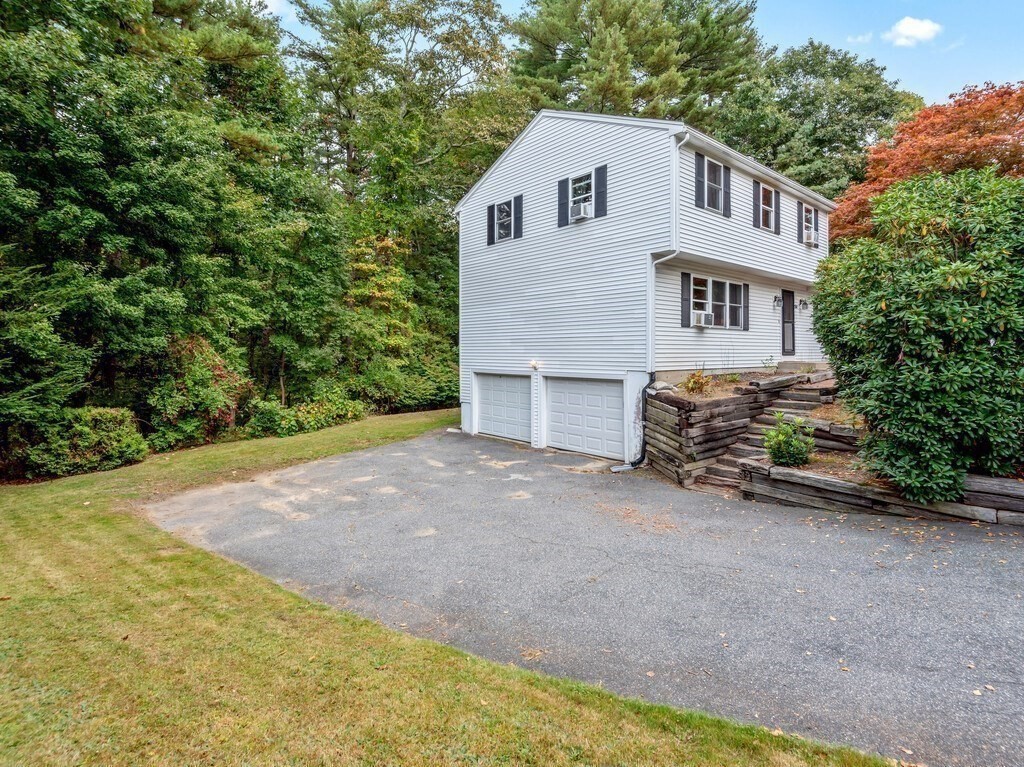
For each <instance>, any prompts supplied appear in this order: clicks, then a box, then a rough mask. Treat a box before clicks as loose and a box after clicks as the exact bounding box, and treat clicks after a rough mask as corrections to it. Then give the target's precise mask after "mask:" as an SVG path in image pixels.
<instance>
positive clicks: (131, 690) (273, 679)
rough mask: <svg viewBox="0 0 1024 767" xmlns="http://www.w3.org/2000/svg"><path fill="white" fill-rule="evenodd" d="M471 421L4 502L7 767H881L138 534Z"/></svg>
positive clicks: (1, 498) (298, 440)
mask: <svg viewBox="0 0 1024 767" xmlns="http://www.w3.org/2000/svg"><path fill="white" fill-rule="evenodd" d="M455 422H456V415H455V413H454V412H453V411H443V412H434V413H414V414H408V415H399V416H389V417H379V418H371V419H368V420H365V421H362V422H359V423H354V424H347V425H345V426H339V427H336V428H333V429H327V430H324V431H321V432H316V433H313V434H304V435H299V436H296V437H290V438H288V439H268V440H256V441H249V442H236V443H230V444H223V445H215V446H209V447H204V448H198V449H194V450H187V451H182V452H178V453H173V454H170V455H161V456H155V457H153V458H151V459H150V460H147V461H145V462H144V463H142V464H139V465H136V466H132V467H128V468H124V469H119V470H116V471H112V472H106V473H100V474H92V475H87V476H80V477H71V478H67V479H62V480H57V481H53V482H46V483H39V484H33V485H20V486H8V487H3V488H0V763H4V764H19V765H21V764H48V765H49V764H55V765H59V764H105V765H118V764H126V765H127V764H143V763H151V764H175V765H179V764H225V765H232V764H237V765H241V764H289V765H296V764H303V765H305V764H309V765H316V764H346V765H347V764H351V765H377V764H402V765H419V764H423V765H428V764H429V765H445V764H474V765H481V764H482V765H489V764H523V765H526V764H537V765H560V764H594V765H598V764H600V765H633V764H636V765H639V764H644V765H662V764H664V765H669V764H671V765H694V766H696V765H766V766H768V767H794V766H796V765H846V766H849V767H854V766H861V765H865V766H866V765H880V764H882V762H881V761H880V760H876V759H874V758H871V757H867V756H863V755H860V754H858V753H855V752H853V751H850V750H846V749H834V748H830V747H825V746H820V745H817V744H813V743H809V742H805V741H802V740H798V739H795V738H791V737H787V736H783V735H776V734H772V733H769V732H768V731H766V730H764V729H763V728H756V727H748V726H738V725H735V724H732V723H729V722H725V721H722V720H719V719H714V718H711V717H708V716H704V715H700V714H696V713H688V712H681V711H676V710H673V709H670V708H667V707H663V706H654V705H649V704H645V703H642V702H638V701H632V700H623V699H621V698H618V697H616V696H614V695H611V694H609V693H607V692H605V691H602V690H600V689H598V688H596V687H593V686H587V685H584V684H579V683H574V682H570V681H562V680H556V679H551V678H547V677H544V676H541V675H538V674H534V673H531V672H529V671H525V670H521V669H517V668H513V667H506V666H500V665H497V664H495V663H491V662H488V661H485V660H482V659H479V658H476V657H473V656H470V655H467V654H465V653H462V652H459V651H457V650H453V649H450V648H447V647H444V646H442V645H439V644H436V643H433V642H429V641H425V640H419V639H414V638H412V637H409V636H406V635H404V634H400V633H396V632H394V631H391V630H388V629H385V628H383V627H382V626H380V625H378V624H376V623H373V622H371V621H367V620H364V619H361V618H358V617H355V616H353V615H350V614H347V613H343V612H339V611H337V610H334V609H331V608H328V607H326V606H324V605H320V604H316V603H313V602H310V601H307V600H306V599H304V598H302V597H300V596H297V595H295V594H292V593H290V592H288V591H285V590H284V589H281V588H279V587H278V586H276V585H275V584H274V583H272V582H270V581H268V580H266V579H265V578H263V577H261V576H259V575H257V574H255V573H253V572H251V571H249V570H246V569H245V568H243V567H241V566H239V565H236V564H234V563H232V562H229V561H226V560H224V559H221V558H219V557H217V556H214V555H212V554H209V553H207V552H205V551H202V550H200V549H197V548H194V547H192V546H189V545H187V544H185V543H183V542H182V541H180V540H178V539H176V538H174V537H173V536H171V535H170V534H168V533H165V532H163V531H161V530H160V529H158V528H156V527H155V526H153V525H152V524H150V523H149V522H147V521H146V520H145V519H144V518H143V517H142V516H140V514H139V513H138V509H137V504H138V503H139V502H140V501H143V500H145V499H148V498H151V497H154V496H155V495H158V494H164V493H170V492H175V491H180V490H185V489H187V488H190V487H195V486H198V485H203V484H208V483H215V482H220V481H225V480H227V481H231V480H238V479H242V478H244V477H245V476H247V475H250V474H253V473H255V472H258V471H265V470H268V469H275V468H278V467H281V466H285V465H288V464H292V463H296V462H300V461H306V460H312V459H315V458H319V457H323V456H327V455H331V454H336V453H343V452H346V451H350V450H356V449H360V448H364V447H368V446H371V445H377V444H383V443H386V442H390V441H394V440H400V439H406V438H409V437H413V436H415V435H417V434H420V433H422V432H424V431H427V430H428V429H432V428H436V427H441V426H446V425H449V424H452V423H455Z"/></svg>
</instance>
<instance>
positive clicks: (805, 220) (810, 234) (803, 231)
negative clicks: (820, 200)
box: [797, 203, 818, 248]
mask: <svg viewBox="0 0 1024 767" xmlns="http://www.w3.org/2000/svg"><path fill="white" fill-rule="evenodd" d="M797 212H798V214H799V217H800V237H799V240H800V242H802V243H804V244H805V245H809V246H810V247H813V248H816V247H818V210H817V208H812V207H811V206H809V205H804V204H803V203H800V204H799V205H798V208H797Z"/></svg>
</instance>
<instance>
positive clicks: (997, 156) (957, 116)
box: [830, 82, 1024, 240]
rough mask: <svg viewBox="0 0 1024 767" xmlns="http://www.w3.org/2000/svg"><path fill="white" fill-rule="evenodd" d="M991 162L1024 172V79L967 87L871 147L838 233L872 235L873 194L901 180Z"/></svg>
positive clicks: (835, 217) (842, 209)
mask: <svg viewBox="0 0 1024 767" xmlns="http://www.w3.org/2000/svg"><path fill="white" fill-rule="evenodd" d="M990 166H995V167H996V168H997V170H998V172H999V173H1001V174H1005V175H1008V176H1024V82H1019V83H1015V84H1014V83H1007V84H1005V85H993V84H992V83H986V84H985V85H984V86H983V87H980V88H979V87H968V88H965V89H964V90H963V91H961V92H960V93H958V94H955V95H954V96H953V97H952V100H951V101H950V102H949V103H948V104H938V105H936V106H931V107H927V108H925V109H922V110H921V111H920V112H918V113H917V114H916V115H915V116H914V117H913V118H912V119H911V120H908V121H907V122H905V123H901V124H900V125H899V126H897V128H896V132H895V134H894V135H893V137H892V138H891V139H889V140H888V141H883V142H881V143H879V144H876V145H875V146H873V147H871V149H870V150H868V167H867V173H866V177H865V180H864V181H863V182H861V183H859V184H854V185H853V186H851V187H850V188H849V189H847V190H846V192H845V193H844V194H843V195H842V197H840V199H839V208H838V209H837V210H836V212H835V213H833V214H832V216H831V222H830V223H831V236H832V239H833V240H835V239H838V238H840V237H863V236H866V235H869V234H870V233H871V200H872V198H874V197H877V196H878V195H880V194H881V193H882V192H884V191H885V190H886V189H888V188H889V187H890V186H891V185H892V184H895V183H896V182H897V181H903V180H904V179H907V178H911V177H912V176H919V175H921V174H923V173H932V172H936V171H937V172H940V173H953V172H955V171H958V170H964V169H975V170H977V169H981V168H986V167H990Z"/></svg>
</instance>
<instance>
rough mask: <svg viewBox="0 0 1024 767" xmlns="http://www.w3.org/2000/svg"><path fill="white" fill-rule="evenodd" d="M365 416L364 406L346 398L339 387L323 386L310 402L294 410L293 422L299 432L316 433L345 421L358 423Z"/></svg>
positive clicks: (344, 392)
mask: <svg viewBox="0 0 1024 767" xmlns="http://www.w3.org/2000/svg"><path fill="white" fill-rule="evenodd" d="M365 416H366V405H364V404H363V403H362V402H359V401H358V400H352V399H349V398H348V392H347V391H346V390H345V388H344V387H342V386H340V385H333V386H323V387H320V388H319V389H318V391H317V392H316V394H315V395H314V399H313V400H312V401H311V402H304V403H303V404H301V405H299V406H298V407H296V408H295V422H296V424H297V425H298V429H299V431H318V430H320V429H325V428H327V427H328V426H336V425H337V424H339V423H345V422H347V421H358V420H359V419H360V418H364V417H365Z"/></svg>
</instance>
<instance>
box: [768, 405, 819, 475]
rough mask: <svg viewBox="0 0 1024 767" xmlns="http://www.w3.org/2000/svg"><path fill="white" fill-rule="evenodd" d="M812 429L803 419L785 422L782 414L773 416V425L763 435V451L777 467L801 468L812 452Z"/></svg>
mask: <svg viewBox="0 0 1024 767" xmlns="http://www.w3.org/2000/svg"><path fill="white" fill-rule="evenodd" d="M813 434H814V427H813V426H809V425H807V424H806V423H805V422H804V419H803V418H794V419H793V420H792V421H786V420H785V415H784V414H783V413H776V414H775V425H774V426H773V427H771V428H770V429H768V430H767V431H766V432H765V433H764V449H765V450H767V451H768V457H769V458H771V459H772V463H774V464H775V465H777V466H803V465H804V464H806V463H807V462H808V461H809V460H810V458H811V452H812V451H813V450H814V437H813V436H812V435H813Z"/></svg>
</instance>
